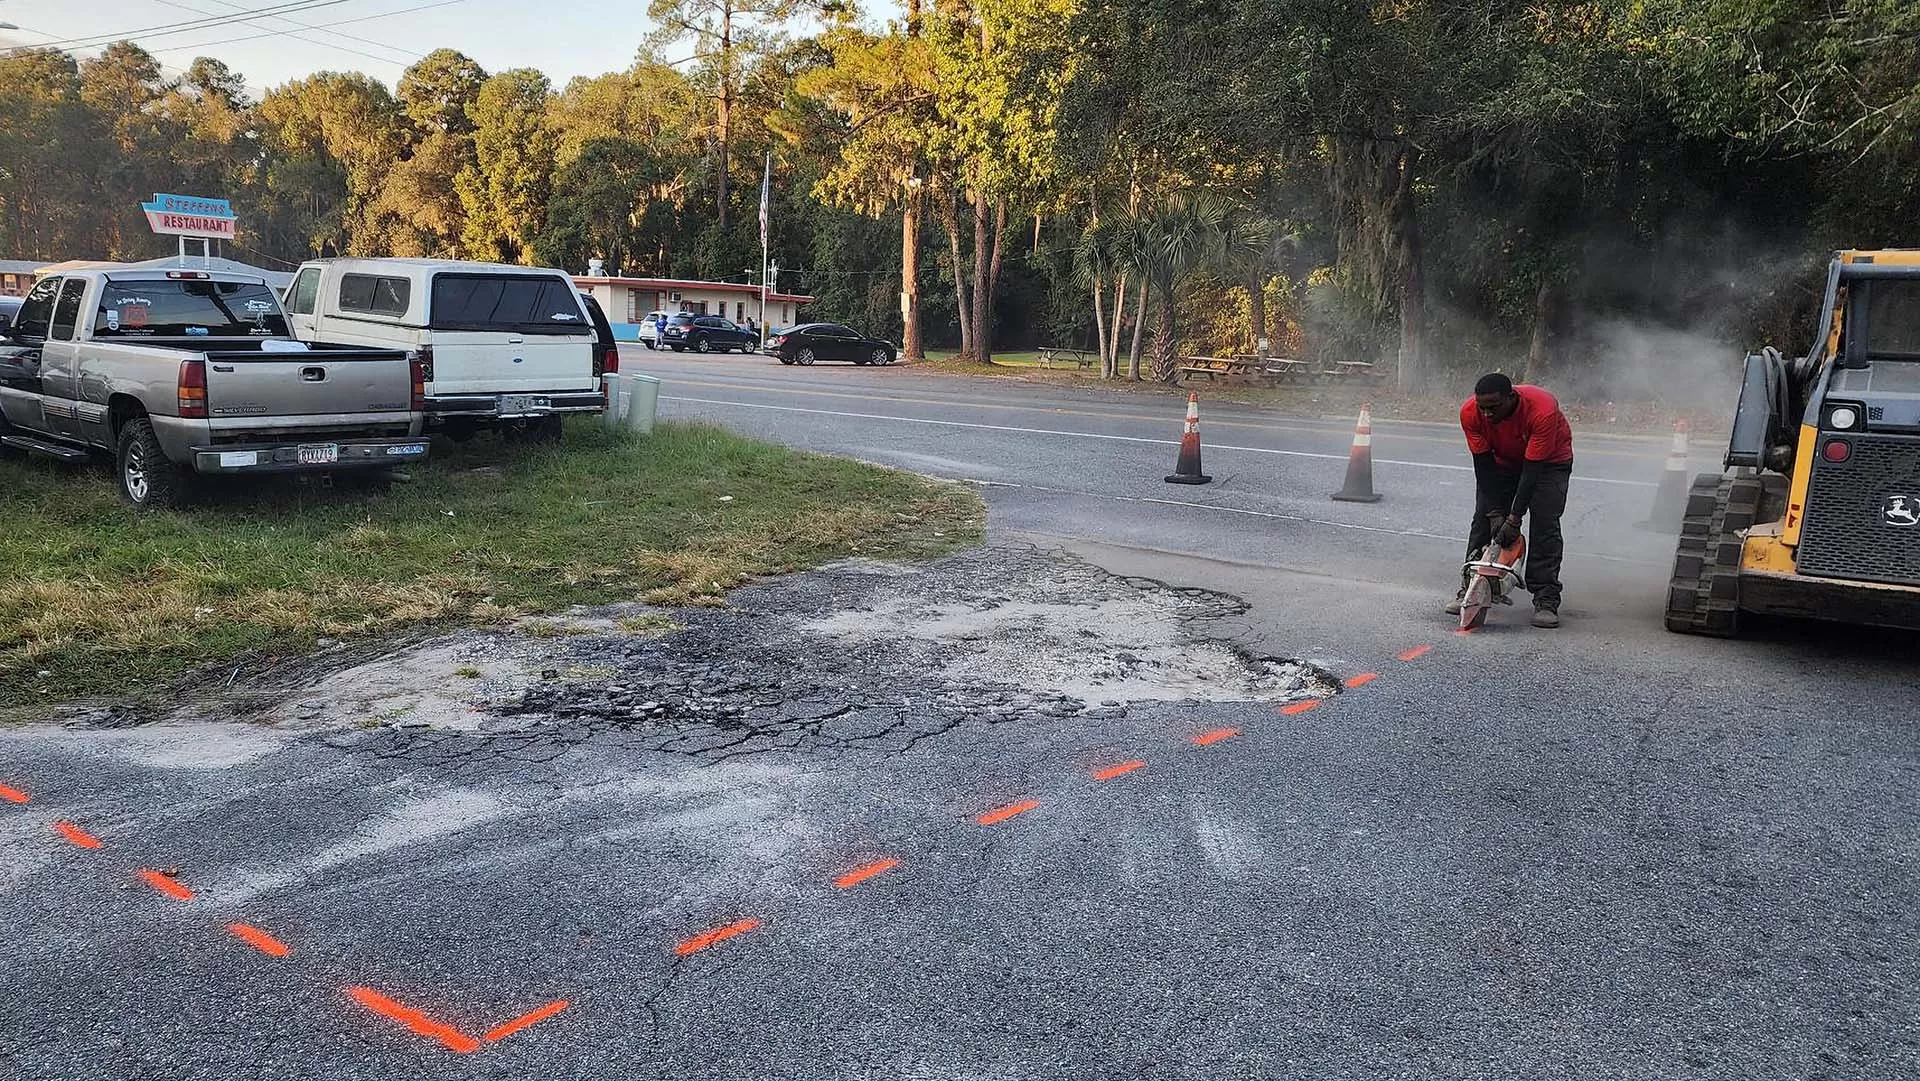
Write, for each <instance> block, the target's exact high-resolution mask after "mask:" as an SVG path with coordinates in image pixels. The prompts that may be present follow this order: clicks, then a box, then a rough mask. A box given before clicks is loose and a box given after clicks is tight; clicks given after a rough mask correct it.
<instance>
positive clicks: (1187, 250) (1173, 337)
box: [1130, 191, 1227, 383]
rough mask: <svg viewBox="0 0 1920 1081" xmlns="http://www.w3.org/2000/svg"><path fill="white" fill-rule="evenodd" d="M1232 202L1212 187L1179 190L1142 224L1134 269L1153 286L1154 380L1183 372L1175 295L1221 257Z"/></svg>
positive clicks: (1165, 381) (1133, 252) (1167, 380)
mask: <svg viewBox="0 0 1920 1081" xmlns="http://www.w3.org/2000/svg"><path fill="white" fill-rule="evenodd" d="M1226 224H1227V203H1226V200H1224V199H1222V198H1220V196H1218V195H1216V194H1214V193H1213V192H1208V191H1200V192H1194V193H1191V194H1189V193H1186V192H1176V193H1174V194H1173V195H1169V196H1168V197H1167V200H1166V202H1165V203H1164V204H1162V205H1161V206H1160V207H1159V208H1157V209H1156V210H1155V211H1153V212H1152V213H1151V214H1148V215H1146V216H1145V217H1143V218H1141V219H1139V221H1138V223H1137V244H1136V245H1135V246H1134V248H1133V251H1132V252H1131V253H1130V254H1131V256H1132V262H1133V269H1134V271H1135V272H1136V273H1138V274H1140V276H1141V277H1142V279H1144V281H1143V284H1149V285H1151V286H1152V293H1153V297H1154V299H1155V300H1156V301H1157V302H1158V307H1157V308H1156V309H1155V312H1154V326H1153V369H1152V375H1153V378H1154V380H1156V381H1157V382H1161V383H1171V382H1173V381H1174V377H1175V376H1176V375H1177V374H1178V372H1179V361H1178V359H1177V357H1176V355H1175V354H1176V353H1177V352H1178V338H1177V331H1178V328H1177V327H1176V326H1175V325H1174V323H1175V309H1174V300H1175V297H1176V296H1177V295H1178V290H1179V288H1180V283H1181V282H1182V281H1184V280H1186V278H1187V276H1188V275H1190V274H1192V273H1194V272H1195V271H1198V270H1200V269H1201V268H1203V267H1207V266H1217V265H1219V263H1220V262H1221V258H1220V256H1221V251H1222V243H1223V239H1224V238H1225V236H1226V231H1227V230H1226Z"/></svg>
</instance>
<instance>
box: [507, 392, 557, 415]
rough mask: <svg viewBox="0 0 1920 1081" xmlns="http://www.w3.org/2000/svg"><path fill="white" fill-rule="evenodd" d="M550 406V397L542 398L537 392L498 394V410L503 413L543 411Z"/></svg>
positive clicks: (551, 406)
mask: <svg viewBox="0 0 1920 1081" xmlns="http://www.w3.org/2000/svg"><path fill="white" fill-rule="evenodd" d="M552 408H553V401H552V399H550V398H543V397H540V396H539V395H537V394H502V395H501V396H500V412H501V413H502V414H503V415H511V414H515V413H544V412H546V411H547V410H549V409H552Z"/></svg>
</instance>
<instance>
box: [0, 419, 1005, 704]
mask: <svg viewBox="0 0 1920 1081" xmlns="http://www.w3.org/2000/svg"><path fill="white" fill-rule="evenodd" d="M411 473H412V477H413V479H412V480H411V481H409V482H402V483H397V484H395V485H394V486H393V487H392V488H391V489H390V490H389V491H387V492H383V493H371V492H365V491H356V490H349V489H346V488H327V487H323V486H320V485H317V484H312V483H297V482H295V481H292V480H289V479H285V478H259V479H254V480H249V481H246V482H240V483H234V484H228V485H221V486H219V487H217V488H216V489H215V492H214V495H213V496H212V498H210V499H209V500H208V501H207V502H206V503H205V504H204V505H201V506H197V507H195V508H194V509H192V510H189V511H184V512H180V513H168V514H154V515H142V514H138V513H136V512H134V511H133V510H132V509H131V508H128V507H126V506H124V505H123V504H122V503H121V502H120V501H119V499H118V498H117V496H116V494H115V492H114V488H113V481H112V478H111V476H110V474H109V473H108V472H107V471H106V470H103V469H73V468H71V467H63V466H59V465H55V464H52V463H49V462H45V461H41V460H37V459H21V458H17V457H10V456H0V522H4V523H6V540H5V544H6V562H5V566H6V572H5V576H4V577H0V708H7V707H21V706H28V705H34V704H45V703H49V702H56V701H60V700H63V699H69V698H75V697H82V696H91V695H112V696H116V697H129V698H132V697H143V696H154V697H159V696H164V694H165V692H166V689H167V686H168V684H169V683H170V681H173V680H175V679H176V678H177V677H179V676H180V675H181V674H182V673H185V672H187V671H190V670H192V669H195V668H198V667H200V666H202V665H206V664H209V663H215V662H219V661H222V660H226V659H231V658H233V657H235V656H237V655H240V654H242V653H249V652H253V653H267V654H275V655H279V654H297V653H299V652H302V651H305V650H307V649H310V648H312V647H313V646H314V644H315V640H316V639H318V638H321V637H333V638H345V637H350V636H359V635H374V634H380V633H384V632H390V631H394V630H398V629H401V628H405V627H411V626H419V625H425V624H441V623H455V622H476V623H487V624H491V623H499V622H501V621H504V620H507V619H510V618H513V617H516V616H520V615H524V614H529V613H538V612H553V611H557V610H560V609H563V608H565V607H566V606H568V605H573V604H593V603H607V602H613V601H622V600H645V601H650V602H654V603H659V604H667V605H684V604H705V603H715V602H716V601H717V600H718V599H719V598H720V597H721V596H722V595H723V594H724V593H725V591H726V590H728V589H730V588H732V587H734V586H737V585H739V584H740V583H741V582H742V581H744V580H746V579H747V578H749V577H751V576H754V575H761V574H771V573H780V572H785V571H791V570H797V569H801V568H805V567H811V566H817V565H819V564H821V563H823V562H828V561H830V560H833V559H837V558H841V557H844V556H849V555H867V556H874V557H884V558H906V559H915V558H926V557H931V556H935V555H939V554H943V553H945V552H948V551H951V550H953V549H956V548H959V547H962V546H965V545H967V544H971V543H975V542H977V541H978V540H979V538H980V537H981V535H982V533H983V529H984V514H983V511H982V508H981V505H980V503H979V501H978V500H977V499H976V498H975V497H974V496H972V495H971V494H970V493H967V492H965V491H963V490H961V489H957V488H953V487H950V486H945V485H939V484H935V483H933V482H930V481H926V480H922V479H920V478H918V477H914V476H911V475H908V474H903V473H896V472H892V471H888V470H884V469H879V468H877V467H873V466H868V465H862V464H860V463H857V462H851V461H846V460H843V459H837V458H827V457H821V456H817V455H807V454H800V453H796V452H792V451H788V450H784V449H781V448H778V447H774V446H771V445H768V444H765V443H758V442H754V441H752V440H748V439H743V438H740V437H738V436H734V435H730V434H728V433H726V432H723V431H721V430H719V429H716V428H711V427H705V426H697V425H686V424H664V425H661V426H660V428H659V429H658V430H657V431H656V432H655V433H654V434H653V435H652V436H650V437H647V438H641V439H635V438H631V437H625V436H622V435H618V434H615V433H612V432H608V431H606V430H603V429H601V428H599V427H598V426H595V425H589V424H583V425H581V426H579V427H577V428H570V429H569V431H568V433H567V437H566V439H565V441H564V442H563V443H562V444H560V445H559V446H557V447H550V448H543V449H528V448H524V447H518V446H508V445H503V444H501V443H499V442H497V441H494V440H492V439H485V438H483V439H479V440H475V441H474V442H472V443H470V444H467V445H465V446H461V445H457V444H453V443H450V442H447V441H445V440H439V441H436V442H435V444H434V459H433V460H432V461H430V462H428V463H427V464H425V465H420V466H415V467H412V469H411ZM724 496H731V497H732V498H731V499H723V498H722V497H724ZM42 673H44V674H42Z"/></svg>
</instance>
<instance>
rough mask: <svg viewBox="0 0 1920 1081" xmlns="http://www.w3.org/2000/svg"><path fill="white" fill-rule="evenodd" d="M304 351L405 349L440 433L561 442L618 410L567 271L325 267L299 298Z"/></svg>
mask: <svg viewBox="0 0 1920 1081" xmlns="http://www.w3.org/2000/svg"><path fill="white" fill-rule="evenodd" d="M286 296H287V317H288V320H289V321H290V322H291V323H292V326H293V332H294V334H295V335H296V336H297V337H299V338H300V340H302V341H341V342H351V343H354V344H357V345H368V346H384V347H387V348H393V349H405V350H408V351H411V352H413V353H415V354H416V355H418V356H419V358H420V361H421V364H422V365H423V366H424V368H425V371H426V375H427V394H426V406H425V408H426V417H427V423H428V425H429V426H430V427H432V428H442V429H445V430H446V432H447V434H448V435H450V436H452V437H454V438H456V439H463V438H466V437H469V436H471V435H473V434H474V433H475V432H477V431H479V430H482V429H496V430H501V431H503V432H510V433H515V434H522V435H529V436H533V437H536V438H552V437H557V436H558V435H559V431H560V419H561V418H562V417H563V416H566V415H568V414H578V413H598V412H601V411H602V410H604V409H605V408H606V399H605V397H604V395H603V394H602V391H601V387H600V378H599V375H598V374H597V373H596V370H595V369H596V366H598V365H600V364H603V363H604V361H605V354H604V352H603V351H602V349H601V347H600V345H599V342H598V340H597V336H596V335H595V333H594V326H593V323H592V320H591V318H590V317H589V316H588V314H587V311H586V308H585V306H584V305H583V304H582V303H581V302H580V294H579V293H578V292H577V291H576V290H575V288H574V284H573V279H572V278H570V277H568V276H567V274H566V272H564V271H560V270H548V269H540V268H536V267H523V266H506V265H503V264H498V263H463V262H456V261H452V260H441V259H321V260H315V261H312V262H308V263H303V264H301V267H300V269H299V270H298V271H296V272H295V273H294V277H293V282H292V284H290V285H288V286H287V294H286Z"/></svg>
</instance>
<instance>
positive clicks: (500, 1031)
mask: <svg viewBox="0 0 1920 1081" xmlns="http://www.w3.org/2000/svg"><path fill="white" fill-rule="evenodd" d="M566 1008H567V1000H566V999H564V998H563V999H560V1000H559V1001H557V1002H549V1003H547V1004H546V1005H545V1006H542V1007H540V1008H539V1009H537V1010H534V1011H533V1012H532V1013H523V1014H521V1015H520V1016H518V1017H516V1018H514V1019H513V1020H511V1021H508V1022H507V1023H506V1024H504V1025H501V1026H500V1027H498V1028H496V1029H494V1030H493V1031H492V1032H489V1033H487V1042H488V1043H492V1042H493V1041H495V1040H504V1039H506V1038H507V1037H509V1036H511V1035H513V1034H514V1033H516V1032H518V1031H520V1030H521V1029H523V1028H531V1027H533V1026H534V1025H537V1024H539V1023H540V1022H542V1021H545V1020H546V1019H547V1018H549V1017H552V1016H553V1015H554V1014H556V1013H559V1012H560V1011H561V1010H564V1009H566Z"/></svg>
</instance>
